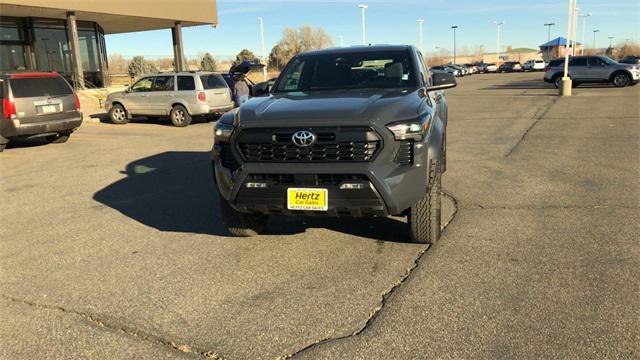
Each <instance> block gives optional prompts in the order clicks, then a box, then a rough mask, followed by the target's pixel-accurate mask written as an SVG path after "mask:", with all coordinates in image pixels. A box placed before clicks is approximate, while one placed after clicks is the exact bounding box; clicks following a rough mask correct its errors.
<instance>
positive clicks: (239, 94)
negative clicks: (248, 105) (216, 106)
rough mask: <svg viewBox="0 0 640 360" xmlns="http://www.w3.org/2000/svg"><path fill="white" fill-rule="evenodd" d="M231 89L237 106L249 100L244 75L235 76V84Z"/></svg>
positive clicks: (247, 86)
mask: <svg viewBox="0 0 640 360" xmlns="http://www.w3.org/2000/svg"><path fill="white" fill-rule="evenodd" d="M233 91H234V95H235V96H236V102H237V103H238V106H241V105H242V104H244V103H245V102H247V100H249V85H247V81H246V80H245V77H244V75H238V76H237V77H236V84H235V87H234V89H233Z"/></svg>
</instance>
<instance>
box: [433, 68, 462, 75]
mask: <svg viewBox="0 0 640 360" xmlns="http://www.w3.org/2000/svg"><path fill="white" fill-rule="evenodd" d="M431 69H432V70H442V71H444V72H448V73H449V74H451V75H453V76H455V77H458V76H460V70H458V69H454V68H452V67H450V66H443V65H440V66H434V67H432V68H431Z"/></svg>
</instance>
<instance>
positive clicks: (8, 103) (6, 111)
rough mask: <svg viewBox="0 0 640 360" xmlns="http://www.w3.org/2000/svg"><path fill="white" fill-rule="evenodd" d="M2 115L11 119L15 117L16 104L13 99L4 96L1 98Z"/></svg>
mask: <svg viewBox="0 0 640 360" xmlns="http://www.w3.org/2000/svg"><path fill="white" fill-rule="evenodd" d="M2 115H3V116H4V117H5V119H13V118H15V117H16V104H15V103H14V102H13V99H10V98H4V100H2Z"/></svg>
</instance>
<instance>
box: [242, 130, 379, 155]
mask: <svg viewBox="0 0 640 360" xmlns="http://www.w3.org/2000/svg"><path fill="white" fill-rule="evenodd" d="M299 130H307V131H310V132H313V133H314V134H315V135H316V142H315V143H314V144H313V145H312V146H308V147H300V146H298V145H296V144H294V143H293V141H292V135H293V134H294V133H295V132H296V131H299ZM380 143H381V141H380V138H379V137H378V135H377V134H376V133H375V131H373V130H372V129H370V128H319V129H314V128H303V129H247V130H243V131H242V133H241V134H240V135H239V136H238V140H237V144H238V150H239V152H240V154H241V156H242V159H243V160H244V161H246V162H367V161H371V160H373V159H374V157H375V155H376V153H377V151H378V149H379V148H380Z"/></svg>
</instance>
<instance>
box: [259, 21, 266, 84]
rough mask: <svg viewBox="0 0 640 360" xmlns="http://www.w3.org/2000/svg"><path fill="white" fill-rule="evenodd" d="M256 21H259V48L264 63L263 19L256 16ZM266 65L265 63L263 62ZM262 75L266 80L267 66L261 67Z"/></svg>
mask: <svg viewBox="0 0 640 360" xmlns="http://www.w3.org/2000/svg"><path fill="white" fill-rule="evenodd" d="M258 22H259V23H260V49H261V52H262V62H263V63H266V59H267V58H266V54H265V50H264V20H263V19H262V16H260V17H258ZM265 65H266V64H265ZM262 76H263V77H264V81H267V67H266V66H265V67H263V68H262Z"/></svg>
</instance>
